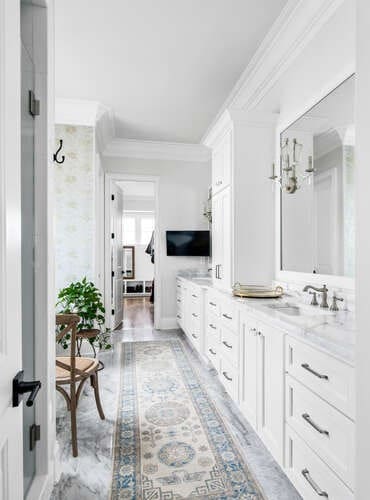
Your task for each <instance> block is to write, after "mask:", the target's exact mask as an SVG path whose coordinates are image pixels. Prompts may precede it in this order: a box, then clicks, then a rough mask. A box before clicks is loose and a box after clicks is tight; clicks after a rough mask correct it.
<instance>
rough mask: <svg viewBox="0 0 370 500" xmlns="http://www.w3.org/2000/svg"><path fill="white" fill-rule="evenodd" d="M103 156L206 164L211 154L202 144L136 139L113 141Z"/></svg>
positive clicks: (117, 139)
mask: <svg viewBox="0 0 370 500" xmlns="http://www.w3.org/2000/svg"><path fill="white" fill-rule="evenodd" d="M103 155H104V156H111V157H123V158H141V159H149V160H172V161H195V162H208V161H209V160H210V159H211V152H210V150H209V149H208V147H207V146H205V145H203V144H185V143H179V142H161V141H139V140H136V139H120V138H117V137H116V138H115V139H113V140H112V141H111V142H110V143H109V144H108V145H107V147H106V148H105V150H104V152H103Z"/></svg>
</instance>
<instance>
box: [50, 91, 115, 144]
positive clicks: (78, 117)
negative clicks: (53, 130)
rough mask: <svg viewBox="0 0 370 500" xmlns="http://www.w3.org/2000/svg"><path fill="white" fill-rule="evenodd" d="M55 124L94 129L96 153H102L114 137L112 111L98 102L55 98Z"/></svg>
mask: <svg viewBox="0 0 370 500" xmlns="http://www.w3.org/2000/svg"><path fill="white" fill-rule="evenodd" d="M55 123H56V124H63V125H77V126H86V127H94V128H95V141H96V150H97V152H98V153H102V152H103V151H104V150H105V149H106V147H107V145H108V144H109V143H110V142H111V141H112V140H113V139H114V136H115V128H114V116H113V113H112V110H111V109H109V108H107V107H106V106H103V104H101V103H100V102H98V101H87V100H82V99H60V98H57V99H56V101H55Z"/></svg>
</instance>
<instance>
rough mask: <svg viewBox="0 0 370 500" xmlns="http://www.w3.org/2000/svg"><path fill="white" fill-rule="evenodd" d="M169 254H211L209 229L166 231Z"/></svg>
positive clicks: (194, 255)
mask: <svg viewBox="0 0 370 500" xmlns="http://www.w3.org/2000/svg"><path fill="white" fill-rule="evenodd" d="M166 242H167V255H171V256H189V257H190V256H191V257H209V256H210V233H209V231H166Z"/></svg>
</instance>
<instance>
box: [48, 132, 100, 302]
mask: <svg viewBox="0 0 370 500" xmlns="http://www.w3.org/2000/svg"><path fill="white" fill-rule="evenodd" d="M55 139H56V144H57V145H56V147H57V146H59V139H63V149H62V151H61V152H60V155H61V154H64V155H65V161H64V163H62V164H61V165H59V164H57V163H54V166H55V205H56V206H55V214H56V215H55V217H56V221H55V239H56V262H55V265H56V290H57V292H58V291H59V290H60V288H63V287H64V286H65V285H67V284H69V283H70V282H71V281H74V280H79V279H81V278H82V277H83V276H87V277H88V278H89V279H93V276H94V149H93V148H94V129H93V127H86V126H72V125H56V128H55Z"/></svg>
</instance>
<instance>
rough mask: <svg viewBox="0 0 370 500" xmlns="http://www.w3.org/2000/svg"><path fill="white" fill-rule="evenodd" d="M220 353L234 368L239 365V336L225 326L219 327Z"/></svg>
mask: <svg viewBox="0 0 370 500" xmlns="http://www.w3.org/2000/svg"><path fill="white" fill-rule="evenodd" d="M220 330H221V353H222V354H221V355H222V357H223V356H226V358H227V359H228V360H229V361H230V363H232V365H233V366H234V367H235V368H238V366H239V336H238V335H237V334H236V333H234V332H233V331H232V330H230V329H229V328H226V327H225V326H222V327H221V329H220Z"/></svg>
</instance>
